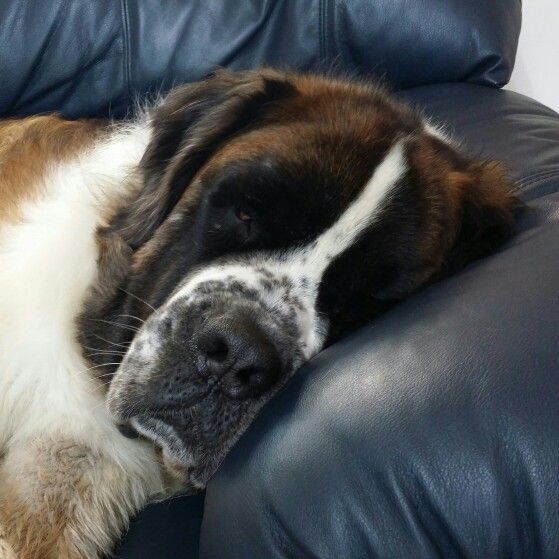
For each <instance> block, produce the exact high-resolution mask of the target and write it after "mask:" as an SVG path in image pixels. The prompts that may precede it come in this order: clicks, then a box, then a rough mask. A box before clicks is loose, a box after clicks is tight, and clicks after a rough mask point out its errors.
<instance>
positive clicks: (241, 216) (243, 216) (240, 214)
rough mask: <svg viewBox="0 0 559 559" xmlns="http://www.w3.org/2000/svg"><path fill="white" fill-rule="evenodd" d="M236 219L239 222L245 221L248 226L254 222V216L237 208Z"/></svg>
mask: <svg viewBox="0 0 559 559" xmlns="http://www.w3.org/2000/svg"><path fill="white" fill-rule="evenodd" d="M235 217H236V218H237V219H238V220H239V221H243V222H244V223H246V224H247V225H248V224H250V222H251V221H252V215H251V214H250V213H248V212H247V211H245V210H243V209H242V208H235Z"/></svg>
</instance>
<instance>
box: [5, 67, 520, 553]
mask: <svg viewBox="0 0 559 559" xmlns="http://www.w3.org/2000/svg"><path fill="white" fill-rule="evenodd" d="M518 205H519V202H518V199H517V198H516V196H515V194H514V192H513V188H512V186H511V183H510V181H509V179H508V178H507V176H506V173H505V171H504V170H503V168H502V167H501V166H500V165H499V164H497V163H495V162H491V161H485V160H484V161H481V160H475V159H471V158H470V157H468V156H466V155H464V154H463V153H461V152H460V150H459V148H458V147H457V146H456V145H455V144H454V143H453V142H452V141H451V140H449V139H448V138H447V137H446V135H445V134H444V133H443V132H441V131H440V130H439V129H438V128H436V127H434V126H433V125H431V124H430V123H429V122H428V120H426V119H425V118H424V117H423V116H422V115H421V114H420V113H419V112H417V111H416V110H414V109H412V108H409V107H407V106H405V105H403V104H401V103H399V102H397V101H395V100H394V99H393V98H391V96H390V95H389V94H387V93H386V91H385V90H384V89H383V88H381V87H379V86H377V85H374V84H367V83H355V82H351V81H346V80H344V79H334V78H330V77H322V76H316V75H304V74H296V73H290V72H284V71H278V70H273V69H261V70H257V71H245V72H239V73H230V72H227V71H218V72H216V73H215V74H214V75H212V76H211V77H209V78H208V79H206V80H204V81H202V82H199V83H195V84H191V85H185V86H181V87H178V88H176V89H174V90H172V91H171V92H170V93H169V94H168V95H167V96H166V97H164V98H163V99H162V100H161V101H159V102H157V103H156V104H155V105H154V106H153V107H152V108H151V109H148V110H147V111H144V112H142V114H141V115H140V116H138V117H137V118H136V119H135V120H132V121H127V122H120V123H111V122H104V121H95V120H77V121H68V120H64V119H62V118H60V117H58V116H52V115H50V116H49V115H46V116H45V115H43V116H36V117H27V118H22V119H8V120H4V121H1V122H0V457H1V463H0V550H3V551H0V553H2V552H3V553H4V555H3V556H2V557H4V558H6V557H18V558H20V559H54V558H56V559H75V558H83V557H85V558H97V557H100V556H103V554H106V553H108V552H110V551H111V549H112V547H113V545H114V543H115V541H116V539H117V538H118V537H119V535H120V534H121V532H122V531H123V529H125V527H126V525H127V522H128V520H129V518H130V516H131V515H132V514H134V513H135V512H136V511H137V510H139V509H140V508H141V507H142V506H144V505H145V504H146V503H147V502H148V501H150V500H152V499H161V498H164V497H165V496H167V495H169V494H171V493H173V492H175V491H177V490H179V489H180V490H182V491H184V492H185V493H192V492H196V491H199V490H201V489H203V488H204V486H205V485H206V483H207V481H208V479H209V478H210V477H211V476H212V474H213V473H214V472H215V470H216V469H217V467H218V466H219V464H220V463H221V461H222V460H223V458H224V456H225V455H226V453H227V452H228V450H229V449H230V448H231V447H232V445H233V444H234V443H235V442H236V441H237V440H238V438H239V437H240V436H241V435H242V433H243V432H244V431H245V430H246V428H247V427H248V425H249V424H250V423H251V421H252V420H253V419H254V417H255V416H256V414H257V413H258V412H259V410H260V409H261V408H262V407H263V406H264V405H265V403H266V402H267V401H268V400H269V399H270V398H271V397H272V396H273V395H274V394H275V393H276V392H277V391H278V390H280V389H281V387H282V386H284V385H285V383H286V382H287V381H288V380H289V378H290V377H291V376H292V375H293V374H294V373H295V371H297V369H299V368H300V366H301V365H302V364H303V363H305V362H306V361H308V360H309V359H311V358H312V357H313V356H314V355H315V354H316V353H317V352H319V351H320V350H321V349H322V348H323V347H325V346H326V345H329V344H331V343H333V342H334V341H336V340H338V339H339V338H341V337H342V336H344V335H346V334H347V333H348V332H350V331H351V330H354V329H356V328H358V327H359V326H361V325H363V324H364V323H365V322H366V321H369V320H371V319H372V318H374V317H375V316H376V315H378V314H379V313H381V312H383V311H385V310H386V309H388V308H389V307H390V306H392V305H394V304H395V303H397V302H398V301H401V300H402V299H404V298H405V297H408V296H409V295H411V294H413V293H414V292H416V291H417V290H419V289H420V288H421V287H423V286H425V285H427V284H430V283H432V282H433V281H436V280H437V279H439V278H441V277H443V276H446V275H448V274H450V273H453V272H455V271H457V270H459V269H460V268H462V267H463V266H465V265H466V264H468V263H469V262H471V261H472V260H474V259H477V258H480V257H483V256H485V255H488V254H489V253H491V252H492V251H494V250H495V249H496V248H497V247H498V246H499V245H501V244H502V243H503V242H505V241H506V240H507V239H508V238H509V237H510V236H511V235H512V234H513V232H514V212H515V210H516V208H517V207H518Z"/></svg>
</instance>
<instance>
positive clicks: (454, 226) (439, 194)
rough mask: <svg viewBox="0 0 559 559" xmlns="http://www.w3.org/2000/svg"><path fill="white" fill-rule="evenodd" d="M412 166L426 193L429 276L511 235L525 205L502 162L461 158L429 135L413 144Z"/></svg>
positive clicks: (462, 262) (466, 260) (458, 265)
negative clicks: (517, 213)
mask: <svg viewBox="0 0 559 559" xmlns="http://www.w3.org/2000/svg"><path fill="white" fill-rule="evenodd" d="M410 164H411V168H412V171H413V172H414V173H415V174H416V176H417V178H418V180H419V181H420V183H421V184H422V191H423V192H425V193H426V196H427V199H426V201H425V202H426V203H425V207H426V208H427V214H426V218H425V225H424V227H425V231H426V234H425V235H424V238H425V239H426V243H425V246H424V263H425V264H426V265H427V266H426V268H425V273H426V275H427V276H428V277H431V278H435V277H440V276H441V275H448V274H451V273H454V272H456V271H458V270H459V269H461V268H463V267H464V266H465V265H467V264H468V263H469V262H471V261H473V260H475V259H477V258H481V257H483V256H486V255H488V254H490V253H491V252H493V251H494V250H496V249H497V248H498V247H499V246H500V245H501V244H503V243H504V242H505V241H506V240H508V239H509V238H510V237H511V236H512V235H513V234H514V232H515V214H516V212H517V210H519V209H521V208H523V207H524V206H523V204H522V202H521V201H520V200H519V199H518V197H517V196H516V195H515V192H514V187H513V185H512V183H511V181H510V180H509V179H508V177H507V174H506V172H505V170H504V168H503V167H502V166H501V165H500V164H498V163H496V162H494V161H483V160H481V161H479V160H473V159H470V158H468V157H465V156H463V155H462V154H461V153H460V152H459V151H458V150H456V149H455V148H454V147H453V146H451V145H449V144H448V143H447V142H446V141H443V140H441V139H438V138H434V137H433V136H431V135H424V136H422V137H420V138H418V139H417V140H416V141H415V142H412V143H411V146H410Z"/></svg>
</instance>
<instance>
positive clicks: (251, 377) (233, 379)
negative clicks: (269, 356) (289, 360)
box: [221, 362, 280, 400]
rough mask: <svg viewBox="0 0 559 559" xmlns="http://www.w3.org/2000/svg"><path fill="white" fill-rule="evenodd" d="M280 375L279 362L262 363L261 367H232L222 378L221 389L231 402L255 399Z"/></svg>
mask: <svg viewBox="0 0 559 559" xmlns="http://www.w3.org/2000/svg"><path fill="white" fill-rule="evenodd" d="M279 374H280V366H279V362H278V363H277V364H276V363H271V362H270V363H265V364H264V363H263V366H258V365H256V366H254V365H251V366H248V367H244V368H240V369H236V368H235V367H233V368H232V369H231V370H230V371H229V372H227V373H226V374H225V376H224V378H223V382H222V386H221V389H222V391H223V393H224V394H225V395H226V396H228V397H229V398H232V399H233V400H245V399H247V398H257V397H258V396H260V395H261V394H264V393H265V392H266V391H267V390H268V389H269V388H271V387H272V386H273V385H274V383H275V382H276V380H277V379H278V377H279Z"/></svg>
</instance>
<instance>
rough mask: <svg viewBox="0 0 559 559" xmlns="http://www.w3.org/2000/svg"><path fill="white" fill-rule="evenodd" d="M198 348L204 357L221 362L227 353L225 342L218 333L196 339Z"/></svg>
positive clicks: (227, 348)
mask: <svg viewBox="0 0 559 559" xmlns="http://www.w3.org/2000/svg"><path fill="white" fill-rule="evenodd" d="M197 345H198V349H199V350H200V352H201V353H202V354H203V355H204V356H205V357H206V359H208V360H210V361H213V362H215V363H223V362H224V361H225V360H226V359H227V356H228V355H229V346H228V345H227V342H226V341H225V340H224V339H223V338H222V337H221V336H219V335H215V334H214V335H208V336H203V337H201V338H200V339H198V344H197Z"/></svg>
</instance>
